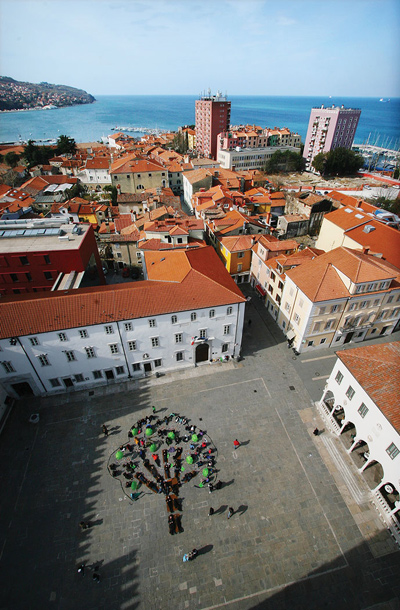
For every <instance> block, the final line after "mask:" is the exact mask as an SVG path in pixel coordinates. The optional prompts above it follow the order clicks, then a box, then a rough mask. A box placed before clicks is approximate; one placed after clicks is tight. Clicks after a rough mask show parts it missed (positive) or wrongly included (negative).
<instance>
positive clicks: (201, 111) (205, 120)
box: [196, 89, 231, 159]
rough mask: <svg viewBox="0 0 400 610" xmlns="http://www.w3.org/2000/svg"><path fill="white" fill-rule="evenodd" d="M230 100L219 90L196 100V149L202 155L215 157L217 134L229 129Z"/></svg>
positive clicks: (209, 91)
mask: <svg viewBox="0 0 400 610" xmlns="http://www.w3.org/2000/svg"><path fill="white" fill-rule="evenodd" d="M230 120H231V102H228V100H227V99H226V97H224V96H223V95H222V94H221V92H220V91H217V94H216V95H211V90H210V89H209V90H208V92H207V95H203V96H201V97H200V99H198V100H196V150H197V152H198V153H199V154H200V155H202V156H203V157H211V158H212V159H216V158H217V136H218V134H219V133H221V132H222V131H227V130H228V129H229V124H230Z"/></svg>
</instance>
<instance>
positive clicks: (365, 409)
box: [358, 402, 369, 417]
mask: <svg viewBox="0 0 400 610" xmlns="http://www.w3.org/2000/svg"><path fill="white" fill-rule="evenodd" d="M368 411H369V409H368V407H367V406H366V405H365V404H364V403H363V402H362V403H361V405H360V406H359V407H358V412H359V414H360V415H361V417H365V416H366V414H367V413H368Z"/></svg>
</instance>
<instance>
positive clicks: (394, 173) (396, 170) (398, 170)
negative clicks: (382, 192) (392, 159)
mask: <svg viewBox="0 0 400 610" xmlns="http://www.w3.org/2000/svg"><path fill="white" fill-rule="evenodd" d="M399 173H400V169H399V168H398V167H396V169H395V170H394V172H393V178H394V179H395V180H398V179H399Z"/></svg>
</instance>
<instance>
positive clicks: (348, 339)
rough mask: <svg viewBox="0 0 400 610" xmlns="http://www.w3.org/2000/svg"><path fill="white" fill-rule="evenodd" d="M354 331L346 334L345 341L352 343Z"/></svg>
mask: <svg viewBox="0 0 400 610" xmlns="http://www.w3.org/2000/svg"><path fill="white" fill-rule="evenodd" d="M353 335H354V333H347V335H346V339H345V340H344V341H343V343H350V341H351V340H352V338H353Z"/></svg>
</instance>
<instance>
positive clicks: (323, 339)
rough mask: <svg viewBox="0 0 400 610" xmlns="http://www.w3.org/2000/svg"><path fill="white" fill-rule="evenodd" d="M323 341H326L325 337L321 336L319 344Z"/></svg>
mask: <svg viewBox="0 0 400 610" xmlns="http://www.w3.org/2000/svg"><path fill="white" fill-rule="evenodd" d="M325 342H326V339H325V337H323V338H322V339H321V341H320V342H319V344H320V345H321V344H322V343H325Z"/></svg>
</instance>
